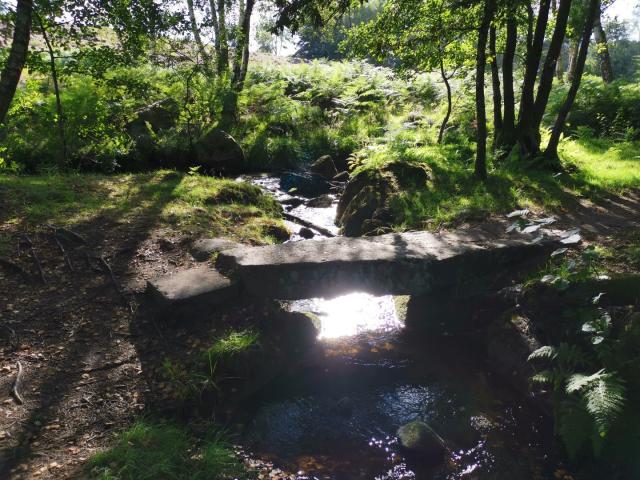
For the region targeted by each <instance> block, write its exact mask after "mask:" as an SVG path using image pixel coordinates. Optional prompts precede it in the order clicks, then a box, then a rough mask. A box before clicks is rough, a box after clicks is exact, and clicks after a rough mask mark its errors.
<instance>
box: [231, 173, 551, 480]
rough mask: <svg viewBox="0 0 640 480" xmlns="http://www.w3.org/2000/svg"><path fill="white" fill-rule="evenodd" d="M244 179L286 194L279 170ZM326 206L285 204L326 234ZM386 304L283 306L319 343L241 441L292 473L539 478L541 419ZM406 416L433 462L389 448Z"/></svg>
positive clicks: (544, 467) (340, 301) (445, 342)
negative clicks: (311, 321)
mask: <svg viewBox="0 0 640 480" xmlns="http://www.w3.org/2000/svg"><path fill="white" fill-rule="evenodd" d="M249 180H250V181H252V182H253V183H255V184H258V185H260V186H261V187H263V188H264V189H266V190H267V191H269V192H271V194H273V195H274V196H275V197H276V198H277V199H278V200H280V201H286V200H287V199H290V196H289V195H287V193H286V192H283V191H281V190H280V189H279V182H278V178H274V177H266V176H265V177H252V178H249ZM336 201H337V200H336ZM335 207H336V203H335V202H334V204H333V205H332V206H331V207H329V208H309V207H306V206H304V205H300V206H297V207H295V208H293V209H291V210H289V211H290V213H292V214H294V215H296V216H297V217H300V218H304V219H305V220H308V221H311V222H312V223H314V224H316V225H319V226H321V227H324V228H328V229H332V231H336V232H337V229H336V228H335V226H334V225H333V220H334V217H335ZM289 226H290V228H291V229H292V231H293V232H294V235H293V236H292V239H291V240H290V241H301V240H303V239H302V237H301V236H300V235H299V234H298V232H299V231H300V227H299V226H298V225H296V224H292V223H290V224H289ZM317 238H321V236H320V235H317V236H316V237H314V239H317ZM314 239H311V240H306V241H313V240H314ZM396 300H397V299H394V298H393V297H391V296H383V297H374V296H372V295H369V294H366V293H361V292H345V295H344V296H341V297H338V298H334V299H308V300H301V301H295V302H290V308H291V309H293V310H296V311H303V312H310V313H312V314H313V315H314V316H315V317H316V318H317V319H318V323H319V334H318V340H319V341H318V348H317V350H316V351H314V352H310V354H309V356H308V357H309V358H308V359H306V360H305V367H304V368H303V369H302V370H298V371H297V372H296V374H295V375H290V376H288V377H283V378H280V379H279V380H278V381H277V382H275V384H273V385H271V386H270V387H269V388H268V389H267V391H265V392H263V393H262V394H261V396H260V397H259V398H257V399H256V401H255V405H254V410H253V414H252V420H251V421H250V422H249V423H248V425H247V427H246V429H245V430H246V432H245V435H244V438H243V441H244V443H245V444H246V445H248V446H249V447H250V448H251V450H252V452H254V453H255V454H256V455H258V456H260V457H262V458H265V459H269V460H272V461H274V462H275V463H276V464H278V465H280V466H282V467H284V468H286V469H288V470H289V471H294V472H298V477H299V478H300V479H304V478H317V479H380V480H382V479H385V480H386V479H388V480H392V479H397V480H399V479H485V478H489V479H509V480H511V479H535V478H549V469H550V468H551V467H552V466H553V465H552V463H553V462H552V460H551V456H550V453H549V451H550V447H549V446H550V445H551V442H552V441H551V435H550V432H549V431H541V429H540V426H541V425H545V424H546V423H547V422H544V421H543V419H542V418H541V417H539V416H538V415H536V414H535V413H533V412H532V411H531V410H529V409H528V408H526V407H525V406H524V405H522V404H520V403H518V401H517V400H516V397H515V396H514V395H513V394H512V392H510V391H508V390H507V389H505V388H503V387H502V386H501V384H500V383H499V382H497V381H495V380H494V379H493V378H492V377H491V376H490V375H489V374H488V373H487V371H486V370H485V369H484V368H483V365H482V364H481V363H479V362H478V361H477V360H476V357H475V356H474V355H473V353H472V352H469V351H468V349H467V348H465V347H463V346H461V345H459V344H458V343H457V342H456V341H454V340H453V339H448V338H447V337H438V338H437V339H430V338H425V336H424V335H420V334H417V333H415V332H409V331H406V330H405V329H404V325H403V322H402V320H401V319H400V318H399V316H398V314H397V311H396ZM443 321H446V319H443ZM413 420H423V421H425V422H427V423H428V424H429V425H430V426H432V427H433V428H434V429H435V430H436V431H437V432H438V433H439V434H440V436H442V437H443V438H444V439H445V441H446V442H447V445H448V447H449V449H450V453H449V454H448V455H447V458H446V460H445V461H444V462H443V463H441V464H439V465H437V466H432V465H428V464H426V463H424V462H423V461H422V459H421V458H419V457H411V456H407V455H405V454H404V453H403V451H402V450H401V449H400V448H399V445H398V442H397V439H396V437H395V432H396V431H397V429H398V427H400V426H401V425H403V424H405V423H408V422H410V421H413Z"/></svg>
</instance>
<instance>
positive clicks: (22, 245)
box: [20, 234, 47, 283]
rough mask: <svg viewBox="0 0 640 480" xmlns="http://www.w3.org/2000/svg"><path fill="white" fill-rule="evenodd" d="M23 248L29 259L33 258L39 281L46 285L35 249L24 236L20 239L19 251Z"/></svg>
mask: <svg viewBox="0 0 640 480" xmlns="http://www.w3.org/2000/svg"><path fill="white" fill-rule="evenodd" d="M23 248H24V249H26V250H29V253H31V258H33V263H35V265H36V268H37V269H38V273H39V274H40V279H41V280H42V283H47V278H46V277H45V276H44V270H43V269H42V263H41V262H40V258H39V257H38V254H37V253H36V249H35V248H34V246H33V242H32V241H31V239H30V238H29V237H28V236H27V235H26V234H24V235H22V236H21V237H20V249H23Z"/></svg>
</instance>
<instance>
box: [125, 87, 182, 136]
mask: <svg viewBox="0 0 640 480" xmlns="http://www.w3.org/2000/svg"><path fill="white" fill-rule="evenodd" d="M179 115H180V108H179V106H178V103H177V102H176V101H175V100H173V99H171V98H166V99H164V100H159V101H157V102H154V103H152V104H150V105H147V106H145V107H143V108H141V109H139V110H138V111H137V112H136V113H135V116H134V118H133V119H132V120H131V121H130V122H129V123H128V124H127V127H126V128H127V133H129V135H130V136H131V137H132V138H133V139H134V140H136V141H139V140H141V139H147V137H149V138H150V137H151V132H150V131H149V129H151V131H153V132H154V133H158V132H159V131H160V130H166V129H168V128H173V127H174V126H175V125H176V122H177V121H178V117H179Z"/></svg>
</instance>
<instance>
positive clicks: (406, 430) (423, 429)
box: [397, 420, 447, 461]
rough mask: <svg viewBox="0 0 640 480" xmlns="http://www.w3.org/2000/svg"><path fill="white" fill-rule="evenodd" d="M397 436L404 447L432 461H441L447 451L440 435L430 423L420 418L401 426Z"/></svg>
mask: <svg viewBox="0 0 640 480" xmlns="http://www.w3.org/2000/svg"><path fill="white" fill-rule="evenodd" d="M397 436H398V438H399V439H400V445H402V447H403V448H405V449H406V450H408V451H410V452H412V453H417V454H420V455H421V456H423V457H426V459H428V460H431V461H441V460H442V459H443V458H444V454H445V452H446V451H447V448H446V446H445V443H444V440H442V438H441V437H440V435H438V434H437V433H436V432H435V431H434V430H433V429H432V428H431V427H430V426H429V425H427V424H426V423H424V422H421V421H419V420H416V421H413V422H410V423H407V424H406V425H403V426H402V427H400V428H399V429H398V432H397Z"/></svg>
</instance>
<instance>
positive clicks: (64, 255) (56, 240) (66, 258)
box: [53, 231, 73, 272]
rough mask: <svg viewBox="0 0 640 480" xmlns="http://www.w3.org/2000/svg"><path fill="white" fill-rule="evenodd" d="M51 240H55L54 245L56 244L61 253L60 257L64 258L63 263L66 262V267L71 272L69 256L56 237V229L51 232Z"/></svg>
mask: <svg viewBox="0 0 640 480" xmlns="http://www.w3.org/2000/svg"><path fill="white" fill-rule="evenodd" d="M53 240H54V241H55V242H56V245H58V249H59V250H60V253H62V257H63V258H64V263H66V264H67V267H68V268H69V271H70V272H73V265H72V264H71V259H70V258H69V255H67V251H66V250H65V249H64V246H63V245H62V242H61V241H60V239H59V238H58V232H57V231H54V232H53Z"/></svg>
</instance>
